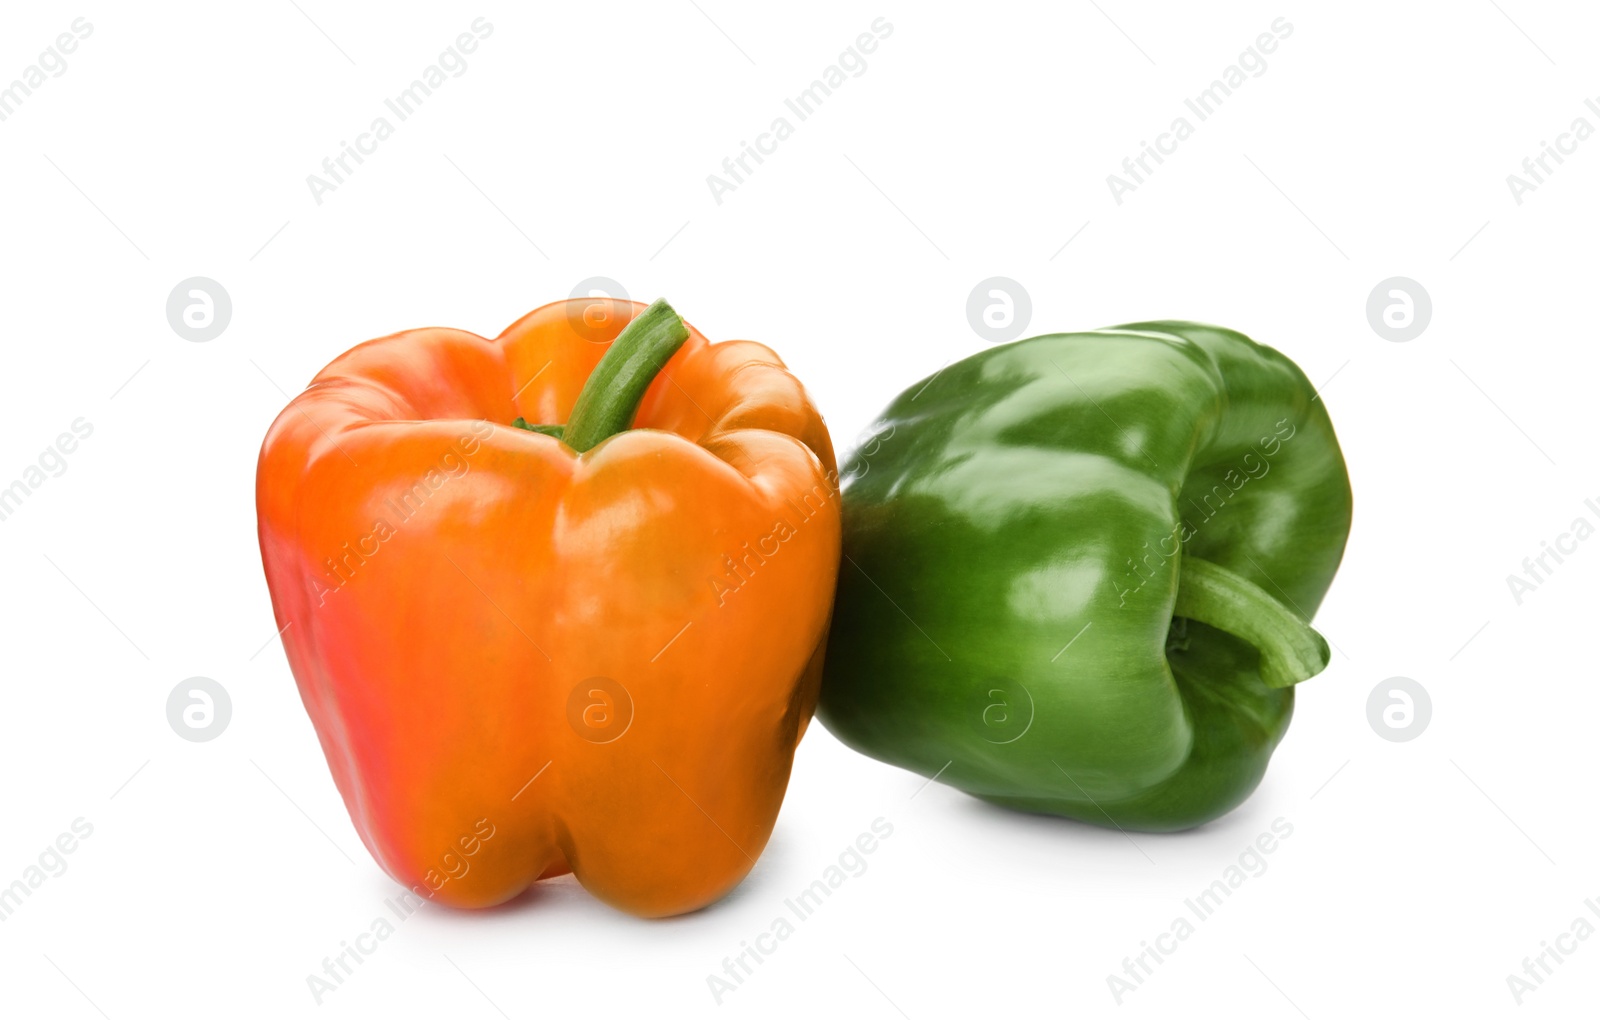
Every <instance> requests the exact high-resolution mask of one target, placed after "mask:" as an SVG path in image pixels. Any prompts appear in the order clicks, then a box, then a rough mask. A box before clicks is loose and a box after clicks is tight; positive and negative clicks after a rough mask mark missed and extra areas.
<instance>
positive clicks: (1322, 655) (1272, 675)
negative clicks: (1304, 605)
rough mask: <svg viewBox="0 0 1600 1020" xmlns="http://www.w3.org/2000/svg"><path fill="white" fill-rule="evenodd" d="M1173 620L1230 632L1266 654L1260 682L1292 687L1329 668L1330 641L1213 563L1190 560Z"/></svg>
mask: <svg viewBox="0 0 1600 1020" xmlns="http://www.w3.org/2000/svg"><path fill="white" fill-rule="evenodd" d="M1180 569H1181V571H1182V573H1181V574H1180V576H1179V579H1178V598H1177V601H1176V603H1175V604H1174V605H1173V607H1172V615H1174V616H1178V617H1183V618H1184V619H1189V620H1197V621H1199V622H1200V623H1204V624H1207V625H1209V626H1212V627H1215V628H1217V629H1218V630H1222V631H1226V632H1228V633H1229V634H1232V635H1233V636H1234V637H1237V638H1240V639H1241V640H1243V641H1246V642H1248V643H1249V644H1251V645H1254V646H1255V648H1256V650H1257V651H1259V652H1260V653H1261V679H1262V681H1263V682H1264V683H1265V684H1266V685H1267V686H1268V687H1290V686H1293V685H1294V684H1297V683H1299V682H1300V681H1302V680H1308V679H1310V678H1311V677H1314V676H1316V675H1317V674H1318V673H1320V672H1322V670H1323V669H1324V668H1325V667H1326V666H1327V665H1328V659H1329V654H1328V642H1327V641H1326V640H1324V639H1323V637H1322V635H1321V634H1318V633H1317V632H1316V631H1314V630H1312V629H1311V627H1310V626H1309V625H1308V624H1307V623H1306V622H1305V621H1304V620H1302V619H1300V617H1299V616H1297V615H1295V614H1294V613H1293V612H1291V611H1290V610H1289V609H1288V608H1287V607H1286V606H1285V605H1284V604H1283V603H1282V602H1280V601H1278V600H1277V599H1275V598H1273V597H1272V596H1271V595H1269V594H1268V593H1267V592H1266V591H1265V590H1264V589H1262V588H1260V587H1258V586H1257V585H1255V584H1252V583H1251V582H1249V581H1247V580H1245V579H1244V578H1243V577H1240V576H1239V575H1238V574H1235V573H1234V572H1233V571H1231V570H1228V569H1227V568H1225V567H1220V566H1218V565H1217V564H1215V563H1212V562H1211V561H1209V560H1202V559H1199V558H1198V557H1194V556H1185V557H1183V560H1182V562H1181V568H1180Z"/></svg>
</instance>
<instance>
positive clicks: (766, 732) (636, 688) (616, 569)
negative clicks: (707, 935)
mask: <svg viewBox="0 0 1600 1020" xmlns="http://www.w3.org/2000/svg"><path fill="white" fill-rule="evenodd" d="M636 316H638V317H639V318H640V321H641V323H642V322H643V321H644V319H645V318H646V317H650V318H651V320H652V322H654V324H655V327H656V328H657V329H658V333H659V337H666V336H667V334H668V333H669V332H672V331H676V333H675V334H674V335H673V337H672V338H671V342H670V343H667V345H666V346H665V347H662V348H660V351H661V352H662V353H661V359H663V360H664V359H665V357H666V354H667V353H670V352H671V350H672V349H673V348H674V347H676V345H677V343H680V342H681V344H682V346H681V348H679V349H677V350H676V353H675V354H672V356H671V359H670V360H667V361H665V365H664V367H663V366H662V365H661V361H660V360H655V361H653V362H652V361H650V356H649V349H647V348H640V349H639V350H636V351H634V352H633V355H632V357H633V360H634V362H637V363H638V364H634V365H632V366H631V367H630V365H629V364H625V363H624V362H625V361H626V360H627V359H622V360H617V359H615V358H608V359H607V360H606V361H605V362H601V358H602V355H605V354H606V353H607V351H608V350H609V349H611V348H613V347H614V346H615V347H616V349H617V351H618V352H621V351H622V347H623V344H624V341H625V340H626V337H624V338H623V339H618V340H617V343H616V344H615V345H613V343H612V341H613V340H614V339H617V338H618V333H619V331H621V330H622V329H623V327H624V325H625V324H628V323H629V322H630V320H633V319H634V318H635V317H636ZM597 320H598V321H597ZM685 329H686V327H684V326H683V324H682V322H681V320H679V319H678V318H677V316H676V314H675V313H673V312H672V311H671V309H670V308H669V307H667V306H666V305H665V304H664V303H658V304H657V305H654V306H651V308H650V309H648V310H646V309H644V307H643V306H642V305H638V304H635V303H633V302H625V301H611V300H610V299H602V300H598V301H591V300H574V301H570V302H558V303H556V304H551V305H546V306H545V307H543V308H540V309H538V310H537V311H534V312H532V313H530V314H529V315H527V316H526V317H524V318H523V319H521V320H519V321H518V322H516V323H515V324H513V325H512V326H511V327H510V328H508V329H507V330H506V331H505V332H504V333H503V334H501V335H500V336H499V337H498V338H496V339H493V340H490V339H485V338H483V337H479V336H475V335H473V334H472V333H467V332H463V331H459V330H452V329H423V330H415V331H411V332H405V333H398V334H395V335H393V336H388V337H384V338H382V339H379V340H373V341H370V342H368V343H364V344H361V345H360V346H358V347H356V348H354V349H352V350H351V351H349V352H348V353H346V354H344V355H343V356H342V357H340V358H338V359H337V360H336V361H334V362H333V363H332V364H330V365H329V366H328V367H327V368H326V369H324V370H323V371H322V372H321V373H320V374H319V375H318V376H317V377H316V378H315V379H314V380H313V381H312V383H311V385H310V387H309V388H308V389H307V390H306V391H305V392H304V393H302V394H300V395H299V396H298V397H296V398H295V399H294V400H293V401H292V402H291V403H290V404H289V406H288V407H287V409H285V410H284V411H283V413H282V414H281V415H280V416H279V417H278V419H277V421H276V422H275V423H274V424H273V426H272V428H271V431H270V432H269V433H268V435H267V437H266V441H265V443H264V444H263V446H262V450H261V458H260V463H259V467H258V472H257V486H256V492H257V513H258V519H259V531H260V541H261V555H262V561H263V563H264V566H265V569H266V576H267V583H268V587H269V588H270V590H271V593H272V603H273V609H274V612H275V614H276V616H277V623H278V626H279V627H280V628H281V630H282V637H283V644H284V648H285V651H286V652H287V655H288V659H289V664H290V666H291V668H292V670H293V672H294V676H295V679H296V681H297V683H298V685H299V689H300V694H301V698H302V700H303V701H304V704H305V707H306V710H307V712H308V713H309V714H310V716H311V720H312V722H313V723H314V725H315V727H316V731H317V736H318V738H319V739H320V741H321V744H322V748H323V751H324V753H325V755H326V757H327V760H328V765H329V768H330V769H331V771H332V773H333V778H334V781H335V783H336V784H337V786H338V788H339V792H340V793H341V794H342V795H343V797H344V802H345V806H346V808H347V809H348V810H349V812H350V818H351V820H352V821H353V822H354V824H355V827H356V830H357V831H358V832H359V833H360V835H361V839H362V841H363V842H364V843H365V844H366V846H367V849H368V850H369V851H371V853H372V856H373V857H374V858H375V859H376V860H377V862H378V863H379V864H380V865H381V866H382V867H383V869H384V870H385V871H387V872H388V873H389V874H390V875H391V876H393V877H394V878H395V880H396V881H398V882H400V883H401V884H403V885H405V886H407V887H409V888H411V889H412V891H413V892H415V893H416V894H417V895H419V896H422V897H424V898H429V899H432V900H435V901H437V902H440V903H444V904H448V905H451V906H458V907H487V906H491V905H493V904H497V903H501V902H504V901H506V900H508V899H511V898H512V897H514V896H516V895H518V894H519V893H521V892H522V891H523V890H524V889H526V888H527V887H528V886H529V885H530V884H531V883H533V882H534V881H536V880H538V879H540V878H545V877H550V876H554V875H560V874H564V873H567V872H568V871H570V872H572V873H573V874H575V875H576V876H577V879H578V881H580V882H581V883H582V884H583V886H584V887H585V888H586V889H588V890H589V891H590V892H591V893H593V894H594V895H595V896H597V897H599V898H600V899H602V900H604V901H605V902H607V903H609V904H611V905H613V906H616V907H618V908H620V909H622V910H626V911H628V912H630V913H633V914H636V915H640V916H645V917H656V916H664V915H669V914H678V913H683V912H685V911H690V910H695V909H697V908H699V907H702V906H705V905H706V904H708V903H711V902H713V901H715V900H716V899H718V898H719V897H721V896H722V895H723V894H724V893H726V892H727V891H728V890H729V889H731V888H732V887H733V886H735V885H736V884H738V882H739V881H740V880H741V879H743V877H744V876H745V874H746V873H748V872H749V870H750V868H751V867H752V866H753V865H754V862H755V858H756V857H757V856H758V855H759V854H760V853H761V851H762V848H763V847H764V846H765V845H766V841H767V838H768V836H769V835H770V834H771V831H772V826H773V823H774V821H775V819H776V817H777V813H778V808H779V804H780V803H781V801H782V799H783V793H784V789H785V787H786V785H787V783H788V778H789V770H790V766H791V763H792V761H793V756H794V750H795V746H796V744H797V743H798V741H799V739H800V737H801V735H802V734H803V733H804V731H805V728H806V724H807V722H808V720H809V718H810V716H811V712H812V709H813V707H814V706H815V702H816V694H817V687H818V684H819V683H820V671H821V654H822V651H823V647H824V645H825V640H826V633H827V626H828V616H829V610H830V605H831V599H832V595H833V591H834V587H835V583H836V575H837V572H838V557H839V512H838V506H839V500H838V498H837V487H836V482H837V476H836V474H835V472H834V460H833V450H832V446H831V443H830V441H829V437H828V432H827V429H826V427H825V426H824V424H823V421H822V418H821V416H820V415H819V414H818V413H817V411H816V409H815V408H814V407H813V406H812V404H811V402H810V400H809V399H808V398H807V396H806V393H805V391H804V389H803V388H802V387H801V385H800V383H799V382H798V381H797V380H796V379H795V378H794V377H793V376H792V375H790V374H789V372H788V371H787V370H786V369H785V368H784V365H783V363H782V362H781V361H780V360H779V359H778V357H777V355H775V354H774V353H773V352H772V351H770V350H769V349H767V348H766V347H763V346H761V345H760V344H756V343H752V342H748V341H734V342H728V343H719V344H711V343H708V342H707V341H706V339H705V337H703V336H701V335H700V334H699V333H698V332H695V331H694V330H692V329H687V332H686V333H685ZM685 335H686V336H687V340H686V341H685V340H683V339H682V337H683V336H685ZM659 337H658V338H659ZM641 352H643V353H641ZM641 359H642V360H641ZM644 362H649V363H648V364H645V363H644ZM597 363H598V364H600V365H601V366H609V368H607V367H601V368H598V369H597ZM641 365H642V368H641V367H640V366H641ZM619 366H620V367H619ZM612 368H616V369H618V371H619V372H621V375H620V376H617V373H615V372H613V373H611V374H610V375H608V374H607V373H608V372H610V370H611V369H612ZM658 368H659V371H660V374H659V375H657V374H656V372H657V370H658ZM635 369H639V371H634V370H635ZM630 371H633V372H634V374H633V376H632V377H631V382H630V381H629V377H628V372H630ZM591 375H593V376H594V379H593V380H591ZM618 379H621V381H620V382H619V381H618ZM652 379H653V381H651V380H652ZM596 380H598V384H597V385H596V386H592V387H591V386H588V385H587V383H586V381H588V382H595V381H596ZM647 384H648V389H647V390H646V389H645V386H646V385H647ZM630 385H631V386H633V387H634V389H635V390H636V391H638V392H634V393H633V394H632V396H631V398H629V397H628V395H627V394H626V393H625V392H624V393H623V395H622V396H621V397H618V395H617V393H618V392H622V391H625V390H627V388H628V386H630ZM580 392H581V393H583V394H584V395H585V398H586V399H587V398H591V397H592V398H594V399H593V400H592V401H591V403H592V404H595V405H597V406H598V405H601V404H605V405H607V407H606V410H607V411H608V413H609V414H610V415H611V417H612V418H614V419H616V421H615V422H614V424H615V425H616V428H620V429H623V430H624V431H616V434H611V435H609V438H605V437H606V435H607V434H608V432H607V430H606V429H605V428H603V427H602V428H599V429H598V431H596V429H595V428H589V429H588V430H587V431H588V432H589V434H590V437H589V440H588V441H589V442H592V443H597V444H598V445H593V446H592V448H588V447H587V446H586V447H585V449H584V452H578V451H577V450H575V449H573V448H572V447H571V446H569V445H567V444H566V443H565V442H563V441H562V440H561V439H559V438H556V437H555V436H553V435H547V434H540V433H539V432H537V431H525V430H524V429H521V428H513V427H511V426H512V423H513V421H514V419H519V418H520V419H525V420H526V421H529V422H535V423H545V424H546V425H547V426H548V425H554V424H556V423H568V418H569V415H571V414H572V413H573V411H574V405H575V404H576V403H577V402H578V401H579V397H580ZM639 392H642V394H643V395H642V402H641V401H640V396H639ZM630 400H631V402H630ZM635 409H636V410H637V417H636V418H635V416H634V412H635ZM591 410H593V408H591ZM603 418H604V415H601V416H600V418H597V419H593V420H600V419H603ZM591 424H592V422H591ZM630 424H631V425H633V426H634V427H632V428H629V425H630ZM576 429H577V425H576V423H568V433H569V435H570V434H571V432H573V431H574V430H576ZM547 431H548V429H547ZM612 431H615V429H613V430H612Z"/></svg>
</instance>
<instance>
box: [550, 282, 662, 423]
mask: <svg viewBox="0 0 1600 1020" xmlns="http://www.w3.org/2000/svg"><path fill="white" fill-rule="evenodd" d="M688 339H689V329H688V327H686V326H685V325H684V324H683V320H682V319H680V318H678V313H677V312H675V311H673V310H672V306H671V305H669V304H667V302H666V299H664V298H661V299H657V300H656V302H655V303H654V304H652V305H651V306H650V307H649V308H646V309H645V310H644V311H642V312H640V313H639V314H638V315H636V316H634V318H633V321H631V322H629V323H628V325H627V326H625V327H624V328H623V330H622V332H621V333H619V334H618V335H617V338H616V339H615V340H613V341H611V349H610V350H608V351H606V353H605V357H603V358H601V359H600V363H599V364H598V365H596V366H595V367H594V371H593V372H590V373H589V380H588V381H587V382H585V383H584V384H583V390H582V392H580V393H579V394H578V401H577V403H575V404H573V405H572V415H571V417H570V418H568V419H567V427H566V430H565V432H564V434H563V438H562V441H563V442H565V443H566V444H567V445H568V446H570V447H572V448H573V449H574V450H577V451H578V452H579V453H583V452H585V451H587V450H591V449H593V448H594V447H596V446H599V445H600V443H601V442H603V441H604V440H606V439H608V438H610V437H611V436H614V435H616V434H617V433H618V432H625V431H627V430H628V429H630V428H632V427H633V418H634V415H636V414H638V413H639V404H640V402H641V401H643V400H644V393H645V390H647V389H649V388H650V384H651V383H652V382H654V381H655V378H656V375H657V374H658V373H659V372H660V371H661V368H662V366H663V365H665V364H666V363H667V361H668V360H669V359H670V358H671V357H672V356H673V355H674V354H676V353H677V351H678V348H679V347H682V346H683V344H684V341H686V340H688Z"/></svg>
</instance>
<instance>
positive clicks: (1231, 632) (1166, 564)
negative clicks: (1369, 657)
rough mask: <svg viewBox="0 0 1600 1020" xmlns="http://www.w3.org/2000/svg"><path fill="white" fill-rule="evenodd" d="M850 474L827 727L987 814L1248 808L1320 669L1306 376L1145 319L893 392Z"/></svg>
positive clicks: (1155, 825)
mask: <svg viewBox="0 0 1600 1020" xmlns="http://www.w3.org/2000/svg"><path fill="white" fill-rule="evenodd" d="M872 436H873V438H872V440H871V441H870V442H869V443H868V444H866V445H865V446H864V447H862V448H861V449H859V450H857V451H855V452H854V454H853V455H852V456H851V457H850V458H849V459H848V460H847V462H846V464H845V466H844V469H843V471H842V472H841V480H842V482H843V483H844V485H845V487H846V488H845V497H844V554H845V562H844V564H843V565H842V567H841V569H840V572H839V587H838V596H837V601H836V603H835V608H834V615H833V626H832V631H831V637H830V640H829V644H828V651H827V658H826V665H825V672H824V679H823V687H822V694H821V701H820V704H819V707H818V713H817V714H818V717H819V718H821V719H822V720H823V722H824V724H825V725H826V726H827V727H828V729H830V730H831V731H832V732H833V733H834V734H835V735H836V736H837V737H839V739H840V740H842V741H844V742H845V743H846V744H848V745H850V746H851V747H853V748H855V749H857V750H859V751H861V752H863V753H865V754H867V755H870V756H872V757H874V758H878V759H880V760H882V761H885V762H889V763H890V764H893V765H898V766H900V767H902V768H906V769H910V770H912V771H915V772H918V773H921V774H922V775H924V776H930V777H937V778H938V779H940V780H941V781H943V782H945V783H948V784H950V785H952V786H955V787H957V788H959V789H961V790H964V791H966V792H967V793H970V794H972V795H974V796H976V797H980V798H982V799H984V800H987V801H992V802H994V803H996V804H1002V805H1006V806H1008V807H1013V808H1019V809H1022V810H1025V811H1034V812H1044V813H1049V814H1055V815H1064V816H1067V817H1069V818H1076V819H1079V820H1082V821H1085V822H1091V823H1096V824H1100V825H1114V826H1117V827H1120V828H1123V829H1139V830H1146V831H1171V830H1176V829H1185V828H1190V827H1192V826H1196V825H1200V824H1202V823H1204V822H1207V821H1210V820H1211V819H1214V818H1217V817H1219V816H1221V815H1223V814H1225V813H1227V812H1228V811H1230V810H1232V809H1233V808H1234V807H1236V806H1238V805H1239V804H1240V803H1242V802H1243V801H1244V799H1245V798H1246V797H1248V796H1249V795H1250V793H1251V792H1252V791H1253V790H1254V789H1255V788H1256V785H1257V784H1258V783H1259V782H1260V781H1261V777H1262V775H1263V774H1264V772H1265V771H1266V766H1267V760H1268V758H1269V757H1270V756H1271V754H1272V751H1273V749H1274V748H1275V747H1276V746H1277V744H1278V742H1279V740H1281V739H1282V738H1283V735H1284V732H1285V731H1286V730H1287V729H1288V726H1289V717H1290V715H1291V713H1292V711H1293V707H1294V687H1293V685H1294V684H1296V683H1298V682H1299V681H1301V680H1304V679H1306V678H1307V677H1310V676H1313V675H1315V674H1316V673H1318V672H1319V671H1321V670H1322V669H1323V667H1325V666H1326V665H1327V663H1328V646H1327V643H1326V642H1325V641H1323V639H1322V638H1321V636H1320V635H1318V634H1317V633H1316V632H1315V631H1313V630H1312V629H1311V628H1310V627H1309V626H1308V625H1307V623H1306V622H1305V621H1306V620H1308V619H1309V618H1310V616H1311V614H1312V613H1314V612H1315V611H1316V609H1317V606H1318V605H1319V604H1320V603H1321V601H1322V597H1323V595H1324V594H1325V593H1326V592H1327V589H1328V585H1329V583H1330V582H1331V581H1332V579H1333V575H1334V571H1335V570H1336V569H1337V568H1338V566H1339V560H1340V558H1341V557H1342V555H1343V553H1344V545H1345V539H1346V536H1347V535H1348V533H1349V530H1350V483H1349V478H1348V477H1347V475H1346V473H1345V466H1344V459H1343V456H1342V455H1341V454H1340V451H1339V444H1338V441H1337V440H1336V439H1335V437H1334V433H1333V426H1332V424H1331V422H1330V421H1329V420H1328V414H1327V411H1326V410H1325V409H1324V407H1323V404H1322V402H1321V400H1320V399H1319V398H1318V396H1317V394H1316V392H1315V390H1314V389H1313V388H1312V386H1311V385H1310V383H1309V382H1308V381H1307V380H1306V377H1305V375H1304V374H1303V373H1301V371H1300V370H1299V368H1297V367H1296V366H1295V365H1294V363H1293V362H1291V361H1290V360H1289V359H1288V358H1285V357H1284V356H1283V355H1282V354H1279V353H1278V352H1277V351H1275V350H1273V349H1271V348H1269V347H1265V346H1262V345H1259V344H1257V343H1255V342H1254V341H1252V340H1250V339H1249V338H1248V337H1245V336H1243V335H1241V334H1239V333H1235V332H1232V331H1230V330H1226V329H1220V328H1217V327H1212V326H1202V325H1197V324H1194V323H1188V322H1146V323H1138V324H1134V325H1128V326H1121V327H1117V328H1115V329H1105V330H1099V331H1096V332H1092V333H1070V334H1055V335H1050V336H1039V337H1033V338H1031V339H1027V340H1020V341H1018V342H1016V343H1012V344H1007V345H1005V346H1001V347H996V348H994V349H992V350H988V351H984V352H982V353H980V354H977V355H974V356H972V357H970V358H967V359H966V360H964V361H960V362H957V363H956V364H954V365H951V366H949V367H948V368H946V369H944V370H943V371H941V372H939V373H937V374H935V375H934V376H932V377H931V378H929V379H927V380H925V381H924V382H921V383H919V384H917V385H916V386H913V387H912V388H910V389H908V390H907V391H906V392H905V393H903V394H901V395H900V396H899V397H898V398H897V399H896V400H895V401H894V402H893V403H892V404H891V405H890V406H889V408H888V410H887V411H885V412H884V414H883V416H882V417H881V419H880V420H879V422H878V423H877V426H876V427H875V429H874V430H873V433H872Z"/></svg>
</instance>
